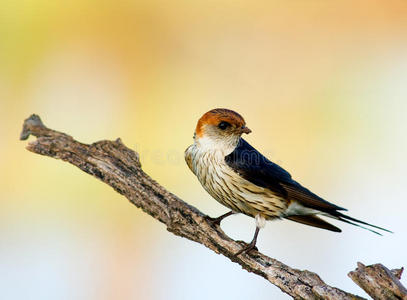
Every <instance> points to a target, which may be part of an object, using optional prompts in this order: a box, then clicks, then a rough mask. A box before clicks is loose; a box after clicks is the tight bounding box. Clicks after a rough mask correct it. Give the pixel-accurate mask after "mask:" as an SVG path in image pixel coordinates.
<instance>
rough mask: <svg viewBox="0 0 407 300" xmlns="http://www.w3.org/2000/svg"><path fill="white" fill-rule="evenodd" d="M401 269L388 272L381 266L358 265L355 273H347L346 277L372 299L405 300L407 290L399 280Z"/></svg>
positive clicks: (406, 299)
mask: <svg viewBox="0 0 407 300" xmlns="http://www.w3.org/2000/svg"><path fill="white" fill-rule="evenodd" d="M402 273H403V268H401V269H396V270H389V269H387V268H386V267H385V266H383V265H382V264H375V265H371V266H367V267H366V266H365V265H363V264H362V263H360V262H359V263H358V267H357V268H356V270H355V271H352V272H349V274H348V276H349V277H350V278H351V279H352V280H353V281H354V282H355V283H356V284H357V285H359V286H360V287H361V288H362V289H364V290H365V291H366V293H368V294H369V295H370V296H371V297H372V298H373V299H380V300H397V299H403V300H407V290H406V288H405V287H404V286H403V285H402V284H401V283H400V281H399V279H400V278H401V274H402Z"/></svg>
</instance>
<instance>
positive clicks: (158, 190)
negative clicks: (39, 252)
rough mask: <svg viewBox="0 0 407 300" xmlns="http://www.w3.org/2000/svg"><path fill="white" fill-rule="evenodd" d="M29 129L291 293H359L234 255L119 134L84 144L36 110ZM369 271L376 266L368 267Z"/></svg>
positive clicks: (235, 245) (50, 149)
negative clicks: (52, 126)
mask: <svg viewBox="0 0 407 300" xmlns="http://www.w3.org/2000/svg"><path fill="white" fill-rule="evenodd" d="M30 135H34V136H36V137H37V139H36V140H35V141H32V142H30V143H29V144H28V146H27V149H28V150H29V151H31V152H34V153H37V154H41V155H45V156H50V157H53V158H57V159H62V160H64V161H67V162H69V163H71V164H73V165H75V166H77V167H78V168H79V169H81V170H82V171H84V172H86V173H88V174H90V175H93V176H95V177H96V178H98V179H100V180H101V181H103V182H105V183H106V184H108V185H110V186H111V187H112V188H113V189H114V190H116V191H117V192H118V193H120V194H122V195H124V196H125V197H126V198H127V199H128V200H129V201H130V202H131V203H133V204H134V205H135V206H137V207H139V208H141V209H142V210H143V211H144V212H146V213H147V214H149V215H151V216H152V217H154V218H155V219H157V220H158V221H160V222H162V223H164V224H165V225H166V227H167V230H168V231H170V232H172V233H173V234H175V235H178V236H181V237H185V238H187V239H190V240H192V241H195V242H197V243H200V244H202V245H204V246H206V247H207V248H209V249H211V250H213V251H214V252H216V253H218V254H222V255H224V256H226V257H227V258H229V259H230V260H231V261H232V262H235V263H238V264H239V265H241V266H242V267H243V268H244V269H246V270H247V271H249V272H252V273H255V274H257V275H260V276H262V277H264V278H265V279H266V280H268V281H269V282H270V283H272V284H274V285H275V286H277V287H278V288H280V289H281V290H282V291H283V292H285V293H287V294H288V295H290V296H292V297H293V298H295V299H363V298H361V297H358V296H355V295H353V294H350V293H347V292H345V291H342V290H340V289H338V288H335V287H331V286H329V285H327V284H325V283H324V281H322V279H321V278H320V277H319V276H318V275H317V274H315V273H313V272H310V271H307V270H304V271H301V270H297V269H293V268H291V267H289V266H287V265H285V264H283V263H282V262H280V261H278V260H276V259H273V258H270V257H267V256H265V255H264V254H262V253H260V252H258V251H251V252H250V253H246V254H242V255H239V256H237V257H236V256H234V254H235V253H236V252H237V251H239V250H240V249H241V247H242V244H241V243H239V242H236V241H234V240H233V239H231V238H229V237H228V236H227V235H226V234H225V233H224V232H223V231H222V229H221V228H220V227H219V226H218V225H214V224H212V223H211V222H208V217H207V216H206V215H204V214H203V213H202V212H200V211H199V210H198V209H196V208H195V207H193V206H191V205H189V204H187V203H186V202H184V201H182V200H181V199H180V198H178V197H177V196H175V195H173V194H172V193H170V192H168V191H167V190H166V189H165V188H163V187H162V186H161V185H159V184H158V183H157V182H155V181H154V180H153V179H152V178H150V177H149V176H148V175H147V174H146V173H144V171H143V170H142V168H141V164H140V160H139V156H138V154H137V153H136V152H134V151H133V150H131V149H129V148H127V147H126V146H125V145H124V144H123V143H122V142H121V140H120V139H117V140H116V141H99V142H96V143H93V144H91V145H86V144H82V143H80V142H78V141H76V140H74V139H73V138H72V137H71V136H69V135H67V134H65V133H62V132H58V131H55V130H52V129H49V128H47V127H45V126H44V124H43V123H42V121H41V119H40V118H39V117H38V116H37V115H31V116H30V117H29V118H28V119H26V120H25V122H24V125H23V131H22V133H21V136H20V139H21V140H25V139H28V137H29V136H30ZM367 268H369V267H367ZM358 270H359V271H358ZM360 270H361V266H359V268H358V269H357V271H355V272H357V273H355V272H352V273H351V275H349V276H350V277H351V278H352V279H353V280H354V281H355V282H356V283H358V284H359V285H360V286H361V287H362V288H363V289H365V290H366V291H367V292H368V293H370V290H371V289H370V287H371V286H372V284H373V283H377V282H379V281H378V280H377V278H376V277H371V278H373V279H367V277H363V276H362V274H364V273H366V272H365V271H363V270H362V272H360ZM386 270H387V269H386ZM371 272H373V273H375V272H376V271H375V269H372V271H371ZM378 274H380V275H379V276H383V277H385V278H387V279H388V281H384V278H381V279H383V280H382V281H380V282H379V283H377V284H378V286H380V287H384V286H389V287H390V288H391V289H392V291H394V295H399V298H398V299H406V298H405V297H406V290H405V288H404V287H402V285H401V284H400V282H399V281H398V279H397V278H396V277H395V276H394V275H392V274H391V273H389V272H384V273H383V272H381V273H378ZM371 280H373V283H372V282H370V281H371ZM369 282H370V283H369ZM393 285H395V287H394V286H393ZM393 288H394V289H393ZM371 295H372V296H373V295H378V294H377V293H372V294H371ZM400 295H401V296H400ZM373 297H375V296H373ZM400 297H401V298H400ZM376 299H384V298H380V297H377V298H376ZM386 299H390V298H386Z"/></svg>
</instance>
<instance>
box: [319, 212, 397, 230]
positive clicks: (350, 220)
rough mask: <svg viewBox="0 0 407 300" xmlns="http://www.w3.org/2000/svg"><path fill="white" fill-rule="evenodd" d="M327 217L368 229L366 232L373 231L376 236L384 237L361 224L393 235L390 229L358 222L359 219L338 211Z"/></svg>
mask: <svg viewBox="0 0 407 300" xmlns="http://www.w3.org/2000/svg"><path fill="white" fill-rule="evenodd" d="M326 216H327V217H331V218H334V219H337V220H340V221H342V222H345V223H348V224H352V225H354V226H358V227H360V228H363V229H366V230H369V231H371V232H373V233H376V234H378V235H382V234H381V233H379V232H377V231H375V230H373V229H371V228H368V227H365V226H362V225H360V224H363V225H366V226H370V227H373V228H376V229H379V230H382V231H386V232H389V233H393V232H392V231H390V230H388V229H385V228H383V227H379V226H376V225H373V224H369V223H367V222H364V221H361V220H358V219H355V218H352V217H349V216H347V215H345V214H343V213H340V212H337V211H336V212H335V213H332V214H326Z"/></svg>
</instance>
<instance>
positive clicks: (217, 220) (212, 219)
mask: <svg viewBox="0 0 407 300" xmlns="http://www.w3.org/2000/svg"><path fill="white" fill-rule="evenodd" d="M233 214H235V212H234V211H233V210H231V211H230V212H227V213H226V214H223V215H221V216H219V217H217V218H211V217H208V221H209V222H211V223H212V224H215V225H220V222H222V220H223V219H224V218H226V217H229V216H231V215H233Z"/></svg>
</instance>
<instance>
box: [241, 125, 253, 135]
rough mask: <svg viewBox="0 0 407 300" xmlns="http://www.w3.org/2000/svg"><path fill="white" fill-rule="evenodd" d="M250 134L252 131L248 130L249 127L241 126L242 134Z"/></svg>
mask: <svg viewBox="0 0 407 300" xmlns="http://www.w3.org/2000/svg"><path fill="white" fill-rule="evenodd" d="M250 132H252V131H251V130H250V128H249V127H246V126H243V127H242V133H246V134H249V133H250Z"/></svg>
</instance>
